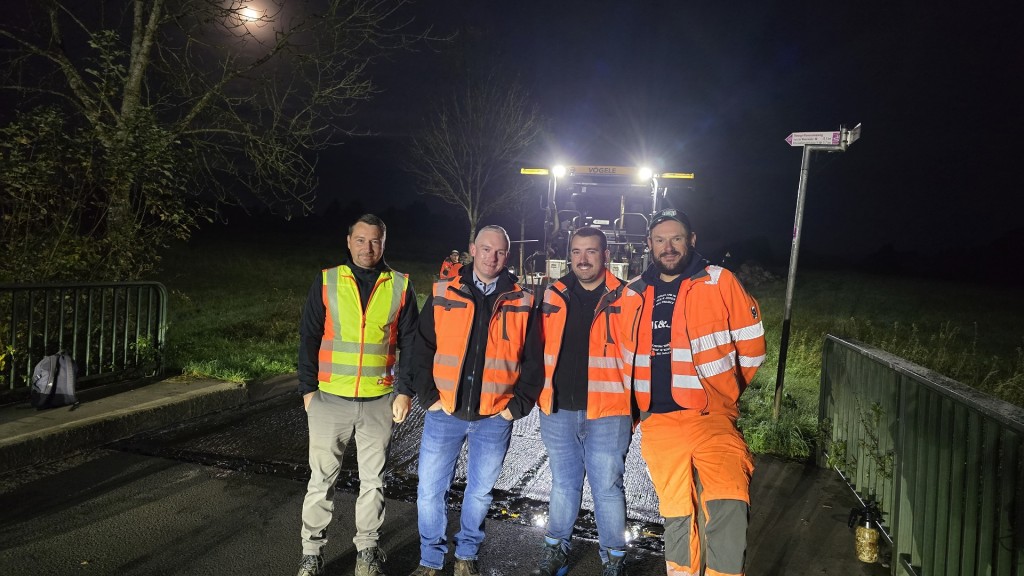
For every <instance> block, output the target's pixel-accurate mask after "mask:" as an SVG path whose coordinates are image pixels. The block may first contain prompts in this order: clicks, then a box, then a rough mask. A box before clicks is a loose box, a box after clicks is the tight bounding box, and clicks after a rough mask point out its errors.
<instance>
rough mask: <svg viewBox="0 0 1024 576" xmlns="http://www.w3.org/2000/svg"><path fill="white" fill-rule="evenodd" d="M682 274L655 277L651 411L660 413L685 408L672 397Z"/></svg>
mask: <svg viewBox="0 0 1024 576" xmlns="http://www.w3.org/2000/svg"><path fill="white" fill-rule="evenodd" d="M683 278H684V277H683V276H682V275H680V276H677V277H676V278H675V280H672V281H671V282H664V281H662V280H661V279H656V280H655V281H654V282H653V283H652V284H653V286H654V308H653V309H652V310H651V408H650V411H651V412H654V413H659V414H660V413H665V412H674V411H676V410H682V409H683V407H682V406H680V405H679V404H676V401H675V400H673V399H672V311H673V309H675V304H676V295H678V294H679V286H680V285H682V283H683Z"/></svg>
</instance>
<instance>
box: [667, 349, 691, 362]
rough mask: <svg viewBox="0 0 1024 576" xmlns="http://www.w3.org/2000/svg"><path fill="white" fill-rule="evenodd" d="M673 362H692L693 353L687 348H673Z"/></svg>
mask: <svg viewBox="0 0 1024 576" xmlns="http://www.w3.org/2000/svg"><path fill="white" fill-rule="evenodd" d="M672 361H673V362H693V352H692V351H691V350H690V349H689V348H673V349H672Z"/></svg>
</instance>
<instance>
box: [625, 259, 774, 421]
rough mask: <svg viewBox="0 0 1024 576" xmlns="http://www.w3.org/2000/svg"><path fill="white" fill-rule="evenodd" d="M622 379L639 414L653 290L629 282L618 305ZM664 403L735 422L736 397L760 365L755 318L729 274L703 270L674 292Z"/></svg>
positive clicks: (647, 383) (646, 379) (644, 406)
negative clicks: (669, 367)
mask: <svg viewBox="0 0 1024 576" xmlns="http://www.w3.org/2000/svg"><path fill="white" fill-rule="evenodd" d="M618 305H619V306H620V307H621V309H622V311H621V313H620V315H619V318H620V320H621V322H620V323H619V325H618V326H617V327H616V328H615V332H616V338H617V339H618V340H619V342H620V344H621V348H620V351H621V353H622V359H623V364H622V378H623V382H624V383H625V384H626V385H627V386H632V387H633V390H634V392H635V394H636V399H637V404H638V405H639V407H640V410H642V411H645V412H646V411H647V410H648V409H649V408H650V405H651V312H652V308H653V305H654V287H653V286H650V285H648V284H647V282H646V281H645V280H644V279H643V277H642V276H641V277H638V278H635V279H633V280H632V281H630V282H629V284H628V285H627V286H626V288H625V290H624V291H623V295H622V297H621V298H620V299H619V301H618ZM671 349H672V399H673V400H675V402H676V403H677V404H679V405H680V406H682V407H683V408H688V409H694V410H700V411H702V412H704V413H708V414H727V415H729V416H730V417H731V418H733V420H735V419H736V418H738V417H739V406H738V401H739V397H740V394H742V393H743V390H744V389H745V388H746V387H747V385H748V384H750V381H751V380H752V379H753V378H754V373H755V372H757V368H758V366H760V365H761V363H762V362H764V354H765V341H764V327H763V326H762V325H761V311H760V308H759V307H758V304H757V301H756V300H754V298H753V297H751V296H750V295H749V294H747V292H746V291H745V290H744V289H743V286H741V285H740V283H739V281H738V280H737V279H736V277H735V276H734V275H733V274H732V272H730V271H728V270H726V269H724V268H722V267H720V266H707V267H706V268H704V269H703V270H701V271H699V272H698V273H696V274H694V275H693V276H691V277H690V278H686V279H684V280H683V281H682V283H681V284H680V286H679V293H678V295H677V297H676V305H675V309H674V310H673V312H672V329H671Z"/></svg>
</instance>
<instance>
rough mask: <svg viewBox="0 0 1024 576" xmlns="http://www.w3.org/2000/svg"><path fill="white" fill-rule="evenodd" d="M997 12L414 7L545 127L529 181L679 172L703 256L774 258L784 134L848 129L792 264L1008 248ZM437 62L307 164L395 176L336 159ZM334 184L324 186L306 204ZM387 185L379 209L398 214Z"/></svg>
mask: <svg viewBox="0 0 1024 576" xmlns="http://www.w3.org/2000/svg"><path fill="white" fill-rule="evenodd" d="M1008 4H1009V3H1002V6H1004V7H1001V8H996V7H995V6H994V5H990V4H988V3H980V2H979V3H971V4H963V5H958V6H956V7H955V9H954V8H943V9H939V8H937V7H936V6H934V5H933V6H928V5H926V4H922V3H913V2H908V1H905V0H895V1H891V2H874V1H867V2H864V1H862V2H820V1H817V2H810V1H787V2H771V1H759V2H756V1H742V2H677V1H664V2H639V1H638V2H621V1H620V2H612V1H608V0H590V1H579V0H563V1H559V2H550V1H548V2H536V1H522V2H493V1H492V2H487V1H479V0H478V1H469V0H459V1H451V2H444V3H440V2H424V3H422V4H421V6H420V7H419V10H420V12H421V14H420V15H419V16H418V20H417V23H418V24H432V25H434V26H436V30H437V31H440V32H445V31H448V30H456V29H457V30H461V31H463V32H465V31H470V33H471V34H472V35H473V36H474V37H475V38H476V39H477V40H476V42H477V46H478V48H477V49H476V50H475V51H474V54H476V56H477V57H478V58H480V59H481V61H482V62H485V63H486V65H487V66H489V67H491V68H492V69H493V70H495V71H497V72H498V73H500V74H507V75H510V76H517V77H519V78H520V79H521V80H522V82H523V83H524V84H526V85H527V86H528V87H529V89H530V90H531V92H532V94H533V96H534V97H535V99H536V101H537V103H538V105H539V106H540V109H541V112H542V114H543V115H544V116H546V117H547V118H548V119H549V121H550V125H551V127H552V134H551V140H550V141H549V142H546V143H545V151H543V152H542V153H541V154H540V155H541V156H542V157H539V158H536V159H533V160H534V162H533V163H534V164H535V165H550V164H554V163H556V162H559V161H561V162H564V163H567V164H573V163H575V164H602V163H603V164H617V165H634V164H636V163H640V162H641V161H646V162H648V163H650V164H653V165H655V166H660V168H661V169H663V170H668V171H692V172H695V173H696V175H697V180H696V186H695V189H694V190H692V191H690V192H688V194H689V196H688V197H687V198H686V199H685V201H684V205H685V209H686V210H687V211H688V212H690V214H691V217H693V219H694V224H695V228H696V229H697V231H698V233H699V236H700V238H701V241H702V242H705V241H708V242H711V243H712V244H725V245H728V244H729V243H735V242H743V241H751V240H764V241H766V242H768V243H769V244H770V245H771V246H772V248H773V250H774V251H775V252H776V254H777V255H780V256H784V255H786V254H788V251H789V244H790V237H791V230H792V226H793V216H794V209H795V205H796V191H797V184H798V177H799V169H800V149H799V148H793V147H790V146H788V145H787V144H786V142H785V138H786V136H787V135H788V134H790V133H791V132H801V131H831V130H838V129H839V127H840V125H844V126H847V127H852V126H853V125H855V124H857V123H862V124H863V135H862V137H861V140H859V141H858V142H856V143H855V144H854V145H853V146H852V147H851V148H850V149H849V150H848V151H847V152H845V153H842V154H823V153H818V154H817V155H816V156H815V157H814V162H813V164H812V168H811V172H810V180H809V187H808V198H807V205H806V214H805V221H804V229H803V236H802V242H801V250H802V251H804V250H809V251H814V252H818V253H828V254H845V255H859V254H868V253H871V252H873V251H876V250H878V249H879V248H880V247H882V246H883V245H885V244H892V245H893V247H894V248H895V249H896V250H898V251H918V252H921V253H935V252H940V251H943V250H949V249H952V248H956V247H958V246H959V247H966V246H979V247H981V246H985V245H988V244H990V243H991V242H993V241H994V240H996V239H998V238H1000V237H1006V236H1007V235H1011V236H1013V237H1015V238H1017V244H1020V236H1021V235H1022V234H1024V225H1022V224H1021V222H1020V219H1019V215H1020V213H1021V211H1022V208H1024V200H1022V194H1021V193H1020V188H1021V186H1020V185H1019V183H1018V180H1019V179H1018V177H1017V166H1018V165H1019V164H1020V161H1019V160H1018V156H1019V155H1020V154H1019V152H1018V151H1017V149H1016V146H1015V145H1016V143H1017V142H1018V141H1019V140H1020V134H1021V129H1022V128H1024V123H1022V122H1021V117H1022V114H1021V112H1020V111H1019V106H1020V105H1021V103H1022V102H1024V91H1022V89H1021V87H1020V84H1021V82H1020V81H1019V79H1018V76H1019V75H1020V74H1021V72H1022V71H1024V66H1022V64H1024V50H1021V49H1020V47H1019V46H1017V45H1016V42H1015V41H1014V40H1012V39H1013V38H1014V37H1016V36H1018V34H1016V29H1017V28H1019V22H1020V21H1021V16H1022V15H1024V10H1022V9H1021V8H1019V7H1016V6H1015V7H1013V8H1008V7H1006V6H1008ZM444 58H445V56H444V55H443V54H438V53H433V52H431V51H429V50H423V51H420V52H418V53H415V54H408V55H403V56H401V57H399V58H397V59H396V60H395V62H393V63H392V64H389V65H388V66H386V67H384V68H381V69H378V74H377V80H378V81H379V83H380V84H381V87H382V88H384V89H385V90H386V92H385V93H383V94H382V95H381V96H380V97H379V98H378V99H377V100H376V101H375V103H374V104H373V105H372V106H370V107H368V108H367V109H366V110H365V111H364V114H363V116H361V117H360V118H359V120H360V121H362V122H366V123H367V124H368V125H371V126H370V127H371V128H374V129H376V130H378V131H379V133H380V136H378V137H376V138H373V139H369V140H363V141H359V142H353V143H352V144H351V145H349V146H343V147H341V148H340V149H338V152H336V154H338V155H339V158H348V161H347V162H346V161H341V162H340V163H339V162H325V164H326V165H330V166H332V167H337V166H346V165H347V166H350V167H351V166H352V165H353V164H358V165H360V166H373V167H374V168H375V169H383V170H385V171H387V170H390V169H391V167H392V166H394V167H395V168H394V169H395V170H397V160H398V158H396V156H398V154H393V153H388V154H386V155H385V157H383V158H377V159H376V160H375V162H370V163H366V162H363V161H362V160H359V161H358V162H356V161H354V160H353V158H356V157H359V156H360V155H367V154H378V155H379V154H380V152H373V153H371V152H369V151H370V150H379V146H378V144H375V143H374V142H373V140H377V141H379V142H384V141H390V142H401V141H402V140H403V138H404V136H405V135H407V134H408V133H409V131H410V130H411V129H413V128H414V127H415V123H416V122H417V120H418V118H419V117H421V116H422V115H423V114H424V113H425V105H427V104H429V103H430V102H431V101H433V100H434V99H436V98H437V97H438V96H439V95H440V94H443V93H444V90H445V88H446V86H445V85H444V82H443V80H440V79H442V78H443V75H441V74H439V73H438V72H437V70H438V66H439V62H441V61H443V60H444ZM342 180H344V176H342V175H341V174H339V173H338V172H337V171H336V170H334V169H325V170H324V172H323V174H322V184H323V192H322V195H323V196H324V198H325V199H326V198H330V197H331V195H332V191H337V190H348V189H350V187H349V186H348V185H346V184H344V183H343V182H342ZM388 181H390V180H388ZM391 185H392V189H391V190H389V194H388V195H385V196H382V197H386V198H394V199H395V200H397V201H401V202H405V201H407V200H408V199H409V198H415V195H414V194H412V193H411V192H410V191H409V190H410V186H409V184H408V183H403V182H402V180H401V179H400V178H397V179H395V180H394V181H393V182H391ZM343 193H344V192H343ZM380 201H381V200H378V202H380ZM369 205H370V207H371V208H372V207H373V202H370V203H369Z"/></svg>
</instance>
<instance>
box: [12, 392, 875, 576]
mask: <svg viewBox="0 0 1024 576" xmlns="http://www.w3.org/2000/svg"><path fill="white" fill-rule="evenodd" d="M294 390H295V379H294V376H293V375H292V376H284V377H279V378H276V379H272V380H270V381H267V382H262V383H255V384H237V383H227V382H219V381H209V380H193V379H185V378H171V379H168V380H161V381H158V382H152V383H148V384H145V385H140V386H138V387H130V386H127V387H122V388H120V389H110V390H108V391H107V392H103V391H97V392H96V393H94V394H83V395H82V398H83V402H82V403H81V404H80V405H78V406H77V407H74V408H73V409H72V408H68V407H64V408H56V409H50V410H45V411H36V410H34V409H30V408H27V407H26V406H25V405H7V406H2V407H0V505H3V506H5V510H10V509H11V508H10V506H14V507H15V508H16V507H17V504H18V502H19V501H20V500H22V499H24V495H23V494H22V491H26V490H28V491H31V490H34V489H35V487H32V486H27V485H26V482H25V481H24V478H23V477H24V476H26V475H27V472H28V471H29V470H31V469H32V468H33V467H37V466H39V465H43V464H44V463H49V464H46V465H48V466H59V465H61V464H60V463H61V462H65V464H64V465H65V466H70V465H72V464H71V463H70V462H73V461H74V460H75V458H81V456H76V454H80V451H82V450H85V449H91V448H98V447H101V446H104V445H107V444H110V443H112V442H114V441H117V440H121V439H124V438H128V437H130V436H132V435H135V434H139V433H142V432H147V431H152V430H156V429H159V428H163V427H166V426H170V425H175V424H181V423H182V422H185V421H188V420H190V419H193V418H198V417H200V416H204V415H208V414H212V413H215V412H218V411H224V410H230V409H233V408H237V407H239V406H243V405H246V404H249V403H252V402H256V401H260V400H264V399H269V398H273V397H275V396H279V395H281V394H288V393H292V392H293V391H294ZM111 392H112V393H111ZM296 401H298V400H297V399H296ZM98 458H105V459H110V460H111V461H115V460H116V461H117V462H119V463H120V464H118V465H123V466H141V465H142V464H139V463H138V462H139V461H140V459H142V457H140V456H138V455H128V454H123V455H122V454H117V455H111V454H106V455H103V456H99V455H93V456H90V457H88V458H87V460H89V459H98ZM125 462H127V463H125ZM756 465H757V469H756V471H755V474H754V479H753V483H752V486H751V502H752V506H751V518H750V527H749V531H748V550H747V554H748V556H747V574H749V575H754V576H757V575H782V574H786V575H796V576H801V575H812V574H813V575H821V574H842V575H847V574H849V575H879V576H881V575H883V574H888V573H889V572H890V570H889V568H888V567H887V566H886V565H883V564H881V563H875V564H864V563H861V562H859V561H858V560H857V559H856V556H855V554H854V536H853V532H852V530H851V529H850V528H849V527H848V526H847V524H846V522H847V519H848V517H849V514H850V510H851V508H852V507H854V506H856V505H857V500H856V498H855V496H854V495H853V494H852V492H851V491H850V490H849V488H848V487H847V486H846V485H845V484H844V483H843V482H842V481H841V480H840V478H839V477H838V476H837V475H836V474H835V473H834V472H832V471H829V470H825V469H821V468H818V467H816V466H814V465H813V464H811V463H802V462H792V461H786V460H780V459H776V458H771V457H763V456H759V457H758V458H757V462H756ZM174 474H178V475H183V476H187V477H189V478H194V477H195V476H196V475H202V474H205V472H204V471H203V467H201V466H198V465H195V464H175V465H173V466H170V467H168V468H167V469H166V470H164V469H161V470H160V471H158V473H157V476H161V475H174ZM210 476H211V479H210V480H211V482H213V483H226V482H229V479H225V478H223V477H222V476H219V475H217V474H210ZM153 481H154V482H162V483H165V484H166V482H167V481H168V479H167V478H161V479H154V480H153ZM259 482H274V483H275V485H276V484H277V483H280V484H281V485H282V486H285V488H280V487H278V488H277V489H276V492H275V503H274V508H273V509H271V510H267V511H266V513H265V514H264V516H263V517H261V526H262V528H261V529H260V530H259V531H258V533H256V532H254V533H251V534H250V532H253V531H255V530H256V528H253V527H250V526H248V525H241V524H240V525H238V527H237V531H238V532H239V533H240V534H241V535H242V536H244V537H242V538H238V540H239V542H234V541H233V540H232V539H224V540H221V542H222V547H223V549H222V550H219V551H210V550H209V546H208V545H209V542H208V540H207V539H205V538H204V537H203V536H201V534H202V533H203V531H202V530H197V528H196V527H195V526H187V525H184V524H182V523H181V522H182V520H180V519H179V518H178V516H175V517H174V518H166V517H165V518H159V517H152V516H148V515H145V513H144V512H143V511H142V510H141V506H140V507H139V509H138V510H136V509H135V507H125V506H117V508H118V510H117V512H116V515H119V516H125V520H126V521H129V520H128V518H129V517H130V521H131V522H133V523H135V524H142V525H146V524H147V523H148V524H149V525H150V530H149V532H152V533H154V534H162V535H163V536H165V537H167V536H169V537H171V538H173V541H174V542H175V543H176V545H177V546H181V547H185V548H188V547H190V546H197V547H198V546H202V547H204V551H205V553H204V554H192V555H189V557H188V559H187V560H188V561H187V562H183V561H182V559H181V558H178V559H176V560H173V561H172V560H171V559H170V558H168V557H167V555H166V551H165V552H164V553H160V551H161V548H162V547H166V544H162V543H161V541H160V540H159V539H157V540H154V541H153V542H152V543H150V544H149V545H148V546H149V547H148V548H147V545H139V546H136V547H131V548H123V549H121V548H111V547H110V546H109V545H108V543H106V542H104V541H103V540H102V536H101V535H99V534H96V533H95V531H93V530H83V531H81V533H73V534H71V533H68V532H62V533H61V535H57V536H55V535H53V534H52V533H50V534H47V533H45V531H43V530H41V529H42V528H43V527H44V526H45V525H46V524H45V523H46V522H50V521H55V520H54V519H52V518H48V517H47V514H51V513H53V511H52V510H50V511H47V510H41V511H39V512H38V513H37V512H34V511H33V510H32V509H22V510H18V513H17V514H13V515H11V516H8V515H7V514H4V515H3V519H2V528H0V538H3V540H2V541H0V573H4V574H21V573H34V574H43V573H45V574H50V573H70V572H71V571H74V572H82V573H86V572H88V573H93V574H106V573H115V572H116V573H118V574H207V573H210V574H212V573H217V574H292V573H294V571H295V568H296V561H297V554H298V552H297V549H298V539H297V532H298V524H297V522H298V518H297V517H298V510H299V508H300V506H301V500H302V495H303V494H304V488H305V486H304V484H302V483H299V482H295V481H294V480H281V479H270V478H267V479H262V480H259ZM204 486H205V485H204ZM206 490H209V493H204V492H202V491H200V494H199V495H197V494H192V495H188V496H186V495H183V494H182V495H179V494H174V493H169V492H168V491H167V490H162V491H156V492H155V493H159V494H161V495H162V496H160V497H161V498H164V499H165V500H169V501H173V500H174V499H175V498H179V499H180V500H181V501H180V502H162V504H163V505H168V506H173V507H175V508H176V509H178V510H181V509H187V508H188V507H189V506H203V507H204V508H203V514H202V516H203V517H210V516H211V514H212V515H213V517H216V511H217V508H218V507H220V506H229V505H231V503H230V502H228V501H227V499H228V497H227V496H226V491H225V490H224V488H223V487H222V486H221V487H219V488H218V487H215V486H209V487H207V488H206ZM28 493H29V492H25V494H28ZM154 497H156V496H154ZM336 498H337V500H338V504H337V506H336V510H337V511H338V516H339V517H341V516H346V517H347V516H348V513H349V511H350V510H351V509H352V507H353V505H354V496H352V495H351V494H347V493H342V492H339V493H338V495H337V496H336ZM112 505H113V502H105V501H103V500H96V499H89V500H84V501H75V500H68V501H67V502H64V503H63V504H62V508H61V510H62V513H63V514H67V513H68V512H71V513H73V514H75V515H76V516H75V517H79V516H91V515H94V514H95V513H96V512H97V511H98V509H104V508H103V507H106V508H105V509H106V510H107V513H108V514H110V515H114V514H115V513H114V512H111V511H110V510H109V508H110V507H111V506H112ZM257 506H259V505H257ZM388 510H389V512H388V519H387V520H386V523H385V526H384V532H385V534H386V537H387V542H388V544H387V553H388V559H389V560H388V566H389V568H390V572H389V574H390V576H396V575H397V576H404V575H405V574H408V573H409V572H411V571H412V570H413V569H414V568H415V567H416V564H417V560H418V547H417V544H416V543H417V536H416V523H415V505H413V504H410V503H409V502H403V501H391V500H389V502H388ZM136 515H138V516H137V517H136ZM268 516H269V517H270V518H268ZM276 517H279V518H276ZM450 519H451V520H452V521H453V522H454V521H457V514H450ZM331 530H332V533H333V534H332V535H333V538H332V540H331V543H330V544H329V545H328V548H327V549H326V556H327V559H328V565H329V571H328V574H351V567H352V564H353V559H354V550H352V545H351V538H352V535H353V533H354V528H353V526H352V525H351V523H350V522H348V521H344V520H339V521H336V522H334V523H333V524H332V528H331ZM277 532H280V534H276V533H277ZM168 533H169V534H168ZM268 533H274V534H273V536H272V537H271V539H272V540H273V542H274V543H273V544H272V545H267V544H266V543H265V542H262V540H264V539H266V538H268V537H270V536H268ZM10 534H17V535H18V537H17V538H16V539H14V540H13V541H12V540H10V539H7V536H9V535H10ZM71 535H73V538H72V537H71ZM542 536H543V529H542V528H539V527H535V526H529V525H524V524H519V523H515V522H509V521H502V520H489V521H488V524H487V541H486V543H485V546H484V549H483V550H482V551H481V555H482V560H481V567H482V569H483V571H484V574H488V575H516V574H527V573H528V572H529V570H530V569H532V567H533V566H534V565H535V564H536V562H537V558H538V556H539V552H540V550H539V542H540V541H541V538H542ZM62 537H67V538H68V539H69V541H68V542H67V543H64V544H62V545H59V546H58V545H54V539H55V538H57V539H59V538H62ZM190 539H195V540H196V541H195V542H194V543H193V542H191V541H190ZM281 542H286V543H287V544H285V545H282V544H281ZM100 549H102V550H103V553H102V554H98V553H97V550H100ZM596 550H597V543H596V542H594V541H591V540H585V539H577V540H576V544H575V547H574V550H573V560H574V561H573V567H572V569H571V570H570V571H569V575H570V576H572V575H574V574H581V575H582V574H599V573H600V564H599V561H598V559H597V553H596ZM239 554H242V555H244V556H239ZM90 555H91V556H90ZM86 557H97V558H99V557H102V558H103V560H102V561H100V560H95V561H93V563H92V565H91V567H90V569H88V570H81V569H80V568H81V566H82V565H81V564H80V562H81V560H80V559H81V558H86ZM26 558H27V559H32V562H29V563H25V559H26ZM225 558H234V559H235V560H234V561H233V562H227V563H226V562H224V560H225ZM40 562H42V564H40ZM33 565H34V566H35V569H32V571H31V572H26V571H24V570H28V569H29V567H31V566H33ZM39 570H42V571H39ZM631 574H634V575H636V574H664V564H663V562H662V560H661V558H660V556H659V555H658V554H657V553H655V552H651V551H648V550H643V549H637V550H635V551H634V553H633V554H632V555H631Z"/></svg>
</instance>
